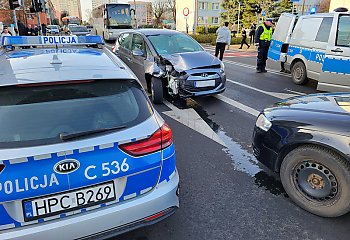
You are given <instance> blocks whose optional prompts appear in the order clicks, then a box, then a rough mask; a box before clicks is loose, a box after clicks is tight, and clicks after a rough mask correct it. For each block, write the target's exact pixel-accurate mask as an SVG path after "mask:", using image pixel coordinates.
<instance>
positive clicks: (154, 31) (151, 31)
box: [132, 28, 180, 36]
mask: <svg viewBox="0 0 350 240" xmlns="http://www.w3.org/2000/svg"><path fill="white" fill-rule="evenodd" d="M132 31H133V32H139V33H142V34H144V35H146V36H149V35H158V34H169V35H172V34H179V33H180V32H178V31H175V30H169V29H157V28H141V29H135V30H132Z"/></svg>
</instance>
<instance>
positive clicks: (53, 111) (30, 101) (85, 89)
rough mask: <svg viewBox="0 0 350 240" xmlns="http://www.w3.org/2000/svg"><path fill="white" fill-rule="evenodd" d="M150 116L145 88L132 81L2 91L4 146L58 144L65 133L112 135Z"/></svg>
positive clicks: (0, 140)
mask: <svg viewBox="0 0 350 240" xmlns="http://www.w3.org/2000/svg"><path fill="white" fill-rule="evenodd" d="M151 114H152V110H151V108H150V106H149V103H148V101H147V100H146V98H145V95H144V93H143V91H142V89H141V87H140V86H139V84H138V83H136V82H134V81H129V80H98V81H89V82H84V83H76V82H74V83H70V84H56V85H49V86H48V85H46V86H45V85H40V86H36V85H34V86H30V85H23V86H11V87H2V88H0V119H1V123H2V124H1V125H0V147H1V148H7V147H21V146H34V145H44V144H52V143H58V142H62V139H61V138H60V136H61V137H62V133H63V134H65V133H68V134H69V133H82V132H96V133H98V132H99V130H101V129H102V131H100V132H101V134H102V133H110V131H104V130H106V129H113V128H116V127H121V126H122V127H123V128H124V127H132V126H134V125H137V124H139V123H141V122H143V121H145V120H146V119H147V118H149V117H150V116H151ZM87 137H89V136H87ZM91 137H94V135H91Z"/></svg>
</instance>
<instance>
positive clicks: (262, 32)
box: [255, 18, 273, 73]
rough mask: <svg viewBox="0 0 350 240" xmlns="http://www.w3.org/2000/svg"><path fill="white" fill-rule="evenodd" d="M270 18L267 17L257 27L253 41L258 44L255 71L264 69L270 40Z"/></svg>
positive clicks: (264, 70) (263, 70)
mask: <svg viewBox="0 0 350 240" xmlns="http://www.w3.org/2000/svg"><path fill="white" fill-rule="evenodd" d="M272 33H273V29H272V19H271V18H267V19H266V20H265V22H264V23H263V24H261V26H259V27H258V29H257V32H256V35H255V42H256V45H258V57H257V67H256V72H257V73H262V72H267V71H266V61H267V53H268V51H269V47H270V42H271V38H272Z"/></svg>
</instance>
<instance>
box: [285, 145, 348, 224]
mask: <svg viewBox="0 0 350 240" xmlns="http://www.w3.org/2000/svg"><path fill="white" fill-rule="evenodd" d="M280 177H281V181H282V184H283V187H284V189H285V190H286V192H287V194H288V196H289V197H290V198H291V199H292V200H293V201H294V202H295V203H296V204H297V205H298V206H300V207H301V208H303V209H305V210H306V211H308V212H311V213H313V214H315V215H318V216H321V217H338V216H341V215H344V214H346V213H348V212H349V210H350V164H349V162H348V161H346V160H345V159H344V158H342V157H341V156H339V155H338V154H336V153H334V152H332V151H330V150H328V149H326V148H323V147H319V146H309V145H307V146H302V147H298V148H296V149H294V150H292V151H291V152H289V153H288V154H287V156H286V157H285V158H284V160H283V162H282V165H281V169H280Z"/></svg>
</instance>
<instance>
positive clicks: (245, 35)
mask: <svg viewBox="0 0 350 240" xmlns="http://www.w3.org/2000/svg"><path fill="white" fill-rule="evenodd" d="M243 44H245V45H247V47H248V48H250V46H249V44H248V43H247V30H245V29H244V28H243V29H242V42H241V47H240V48H239V49H242V47H243Z"/></svg>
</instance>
